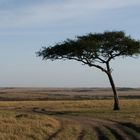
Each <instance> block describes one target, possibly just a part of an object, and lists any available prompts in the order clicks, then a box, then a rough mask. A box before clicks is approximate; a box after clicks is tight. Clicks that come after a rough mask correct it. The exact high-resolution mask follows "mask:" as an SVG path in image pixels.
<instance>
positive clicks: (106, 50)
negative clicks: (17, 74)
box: [37, 31, 140, 110]
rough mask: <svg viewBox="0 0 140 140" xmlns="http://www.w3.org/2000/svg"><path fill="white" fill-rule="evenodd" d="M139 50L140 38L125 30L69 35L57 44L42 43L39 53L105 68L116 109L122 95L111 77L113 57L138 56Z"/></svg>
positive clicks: (48, 56) (49, 57) (48, 57)
mask: <svg viewBox="0 0 140 140" xmlns="http://www.w3.org/2000/svg"><path fill="white" fill-rule="evenodd" d="M139 53H140V41H138V40H134V39H132V38H131V37H130V36H126V35H125V33H124V32H122V31H113V32H104V33H95V34H92V33H90V34H87V35H84V36H78V37H77V38H76V39H74V40H71V39H67V40H66V41H64V42H62V43H58V44H56V45H54V46H49V47H47V48H46V47H43V48H42V49H41V50H40V51H39V52H37V55H38V56H41V57H42V58H43V59H45V60H48V59H50V60H52V61H54V60H56V59H62V60H66V59H69V60H76V61H79V62H82V63H83V64H86V65H88V66H90V67H95V68H97V69H99V70H101V71H103V72H104V73H105V74H106V75H107V76H108V78H109V81H110V84H111V87H112V90H113V94H114V110H119V109H120V107H119V98H118V95H117V91H116V88H115V84H114V81H113V78H112V74H111V73H112V70H111V68H110V61H111V60H114V59H115V58H116V57H119V56H122V57H123V58H124V57H126V56H130V57H133V56H137V55H138V54H139Z"/></svg>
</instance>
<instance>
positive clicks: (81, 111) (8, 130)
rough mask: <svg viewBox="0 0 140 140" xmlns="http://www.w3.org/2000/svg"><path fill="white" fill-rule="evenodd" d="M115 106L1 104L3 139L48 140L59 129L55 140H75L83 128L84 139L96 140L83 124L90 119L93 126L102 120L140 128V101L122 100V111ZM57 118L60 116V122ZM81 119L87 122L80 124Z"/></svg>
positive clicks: (0, 134) (93, 102)
mask: <svg viewBox="0 0 140 140" xmlns="http://www.w3.org/2000/svg"><path fill="white" fill-rule="evenodd" d="M112 104H113V102H112V100H79V101H6V102H5V101H1V102H0V109H1V111H0V124H1V125H0V140H45V139H47V138H49V137H50V136H51V135H52V134H55V132H57V130H60V131H59V133H58V134H57V135H56V136H55V137H54V138H53V140H75V139H78V137H79V135H80V133H81V131H82V130H83V129H84V131H85V135H84V140H90V139H93V137H95V136H94V133H93V130H92V129H91V128H92V126H90V127H89V126H87V128H86V126H85V125H84V124H82V123H84V121H85V120H86V119H87V118H88V117H89V118H90V122H91V123H92V119H94V118H98V119H101V120H114V121H117V122H119V123H126V124H127V123H130V124H134V126H135V127H138V128H140V100H138V99H137V100H120V104H121V110H120V111H113V110H112ZM35 110H38V111H39V112H40V114H39V112H38V113H37V112H35ZM48 114H50V115H53V116H48ZM54 117H59V118H60V121H58V120H56V119H54ZM73 117H74V119H73ZM80 117H85V120H84V118H82V120H81V121H80V122H76V119H77V118H78V119H79V118H80ZM61 119H62V122H63V123H61ZM78 121H79V120H78ZM94 122H96V121H94ZM85 123H86V124H87V122H85ZM99 124H100V123H99ZM93 126H94V125H93ZM104 131H105V132H106V136H107V135H108V137H110V139H112V138H111V137H114V135H112V134H110V133H111V132H110V131H109V130H104Z"/></svg>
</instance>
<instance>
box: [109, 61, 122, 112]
mask: <svg viewBox="0 0 140 140" xmlns="http://www.w3.org/2000/svg"><path fill="white" fill-rule="evenodd" d="M107 71H108V73H107V75H108V78H109V81H110V84H111V87H112V90H113V94H114V108H113V109H114V110H120V107H119V97H118V94H117V90H116V87H115V84H114V81H113V78H112V75H111V71H110V67H109V63H108V64H107Z"/></svg>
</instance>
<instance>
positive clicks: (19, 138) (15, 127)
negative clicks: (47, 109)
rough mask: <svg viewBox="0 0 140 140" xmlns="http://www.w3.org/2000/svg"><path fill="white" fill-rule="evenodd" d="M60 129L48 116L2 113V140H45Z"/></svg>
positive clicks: (0, 117) (0, 126) (0, 130)
mask: <svg viewBox="0 0 140 140" xmlns="http://www.w3.org/2000/svg"><path fill="white" fill-rule="evenodd" d="M58 128H59V122H58V121H57V120H55V119H53V118H51V117H48V116H39V115H31V114H27V113H26V114H25V113H24V114H21V113H14V112H8V111H6V112H5V111H1V112H0V140H44V139H46V138H48V137H49V136H50V135H51V134H52V133H54V131H56V130H57V129H58Z"/></svg>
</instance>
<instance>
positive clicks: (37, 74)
mask: <svg viewBox="0 0 140 140" xmlns="http://www.w3.org/2000/svg"><path fill="white" fill-rule="evenodd" d="M139 9H140V0H129V1H128V0H24V1H23V0H0V87H109V86H110V84H109V81H108V79H107V76H106V75H105V74H104V73H103V72H101V71H100V70H97V69H95V68H89V67H88V66H85V65H81V63H79V62H75V61H54V62H52V61H42V59H41V58H39V57H36V52H37V51H39V50H40V49H41V48H42V46H46V47H47V46H50V45H54V44H55V43H58V42H62V41H64V40H66V39H67V38H70V39H74V38H75V37H76V36H77V35H85V34H87V33H102V32H104V31H124V32H125V33H126V35H131V37H132V38H134V39H140V27H139V26H140V18H139V16H140V10H139ZM111 67H112V69H113V73H112V74H113V77H114V81H115V83H116V86H117V87H140V76H139V73H140V57H139V58H125V59H122V58H118V59H116V60H114V61H112V63H111Z"/></svg>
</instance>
